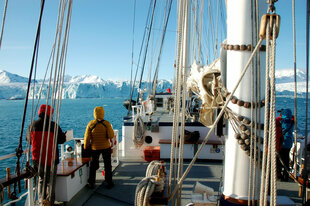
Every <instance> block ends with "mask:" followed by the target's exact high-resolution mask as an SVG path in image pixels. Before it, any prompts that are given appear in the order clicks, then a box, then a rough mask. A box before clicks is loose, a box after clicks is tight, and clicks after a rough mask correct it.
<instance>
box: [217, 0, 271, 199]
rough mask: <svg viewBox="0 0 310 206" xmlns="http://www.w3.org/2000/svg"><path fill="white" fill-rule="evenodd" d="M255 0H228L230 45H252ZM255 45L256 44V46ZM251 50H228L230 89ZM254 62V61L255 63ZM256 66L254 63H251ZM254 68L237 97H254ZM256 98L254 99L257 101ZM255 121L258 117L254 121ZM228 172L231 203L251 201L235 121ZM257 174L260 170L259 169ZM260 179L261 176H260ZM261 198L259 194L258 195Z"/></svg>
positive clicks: (228, 151)
mask: <svg viewBox="0 0 310 206" xmlns="http://www.w3.org/2000/svg"><path fill="white" fill-rule="evenodd" d="M258 2H259V3H258V4H259V5H258V7H259V17H261V16H262V14H263V13H264V12H266V11H267V5H266V3H265V1H258ZM252 24H253V22H252V21H251V1H249V0H227V45H233V46H234V45H251V44H252V36H253V34H252V31H251V28H252ZM254 47H255V45H252V49H253V48H254ZM250 55H251V51H247V50H244V51H241V50H227V77H229V78H227V89H228V91H231V90H232V89H233V88H234V86H235V85H236V82H237V81H238V79H239V76H240V74H241V72H242V70H243V68H244V67H245V65H246V63H247V61H248V60H249V57H250ZM260 59H261V60H262V61H261V62H260V65H261V68H265V61H264V60H265V52H260ZM252 65H253V64H252ZM250 67H252V66H250ZM264 72H265V71H264V70H263V69H261V71H260V77H261V78H260V79H261V80H260V81H261V82H260V84H261V89H260V91H262V92H261V94H260V96H261V98H262V99H264V96H265V94H264V91H265V83H264V80H265V73H264ZM251 85H252V82H251V68H249V69H248V71H247V72H246V74H245V76H244V78H243V80H242V81H241V83H240V85H239V87H238V88H237V90H236V92H235V95H234V96H235V97H236V98H237V99H239V100H243V101H245V102H252V100H251ZM253 101H254V100H253ZM229 107H230V108H231V109H232V110H233V111H234V112H235V113H237V114H239V115H242V116H244V117H246V118H249V119H251V109H246V108H244V107H240V106H238V105H237V104H232V103H229ZM264 109H265V108H264V107H262V108H261V109H260V110H259V113H260V116H261V121H262V122H261V124H263V123H264V122H263V121H264V120H263V116H264V115H263V114H264ZM253 121H254V120H253ZM225 154H226V156H225V171H224V184H223V185H224V190H223V198H224V199H225V200H227V201H229V202H235V200H237V201H236V202H238V201H239V204H240V203H241V202H244V203H243V204H247V201H248V197H249V196H250V195H251V194H248V193H249V177H250V164H251V163H250V158H249V156H248V155H247V154H246V153H245V151H243V150H242V149H241V147H240V146H239V144H238V142H237V140H236V139H235V132H234V129H233V127H232V125H231V124H229V126H228V138H227V140H226V144H225ZM255 172H256V174H257V172H258V169H256V171H255ZM257 179H258V178H257ZM255 199H257V197H255Z"/></svg>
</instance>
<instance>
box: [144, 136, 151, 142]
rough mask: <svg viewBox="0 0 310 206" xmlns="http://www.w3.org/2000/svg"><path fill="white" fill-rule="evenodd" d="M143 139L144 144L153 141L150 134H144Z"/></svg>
mask: <svg viewBox="0 0 310 206" xmlns="http://www.w3.org/2000/svg"><path fill="white" fill-rule="evenodd" d="M144 141H145V143H146V144H151V143H152V142H153V138H152V137H151V136H146V137H145V140H144Z"/></svg>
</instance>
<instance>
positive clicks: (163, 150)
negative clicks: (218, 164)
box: [159, 139, 224, 160]
mask: <svg viewBox="0 0 310 206" xmlns="http://www.w3.org/2000/svg"><path fill="white" fill-rule="evenodd" d="M202 141H203V140H201V139H200V140H198V141H197V142H195V143H193V142H184V159H192V158H193V157H194V155H195V154H196V152H197V150H198V149H199V147H200V145H201V144H202ZM159 144H160V158H161V159H169V158H170V151H171V139H160V140H159ZM223 149H224V147H223V144H222V142H221V141H220V140H209V141H208V142H207V144H206V145H205V146H204V148H203V149H202V151H201V152H200V154H199V155H198V159H210V160H222V159H223V153H222V150H223Z"/></svg>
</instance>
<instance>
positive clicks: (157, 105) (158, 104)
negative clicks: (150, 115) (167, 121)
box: [156, 98, 164, 107]
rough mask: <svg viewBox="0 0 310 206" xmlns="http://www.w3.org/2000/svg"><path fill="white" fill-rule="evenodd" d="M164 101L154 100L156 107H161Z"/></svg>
mask: <svg viewBox="0 0 310 206" xmlns="http://www.w3.org/2000/svg"><path fill="white" fill-rule="evenodd" d="M163 106H164V101H163V98H156V107H163Z"/></svg>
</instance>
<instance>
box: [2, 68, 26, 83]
mask: <svg viewBox="0 0 310 206" xmlns="http://www.w3.org/2000/svg"><path fill="white" fill-rule="evenodd" d="M27 82H28V78H26V77H21V76H19V75H17V74H12V73H10V72H7V71H4V70H0V84H7V83H27Z"/></svg>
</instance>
